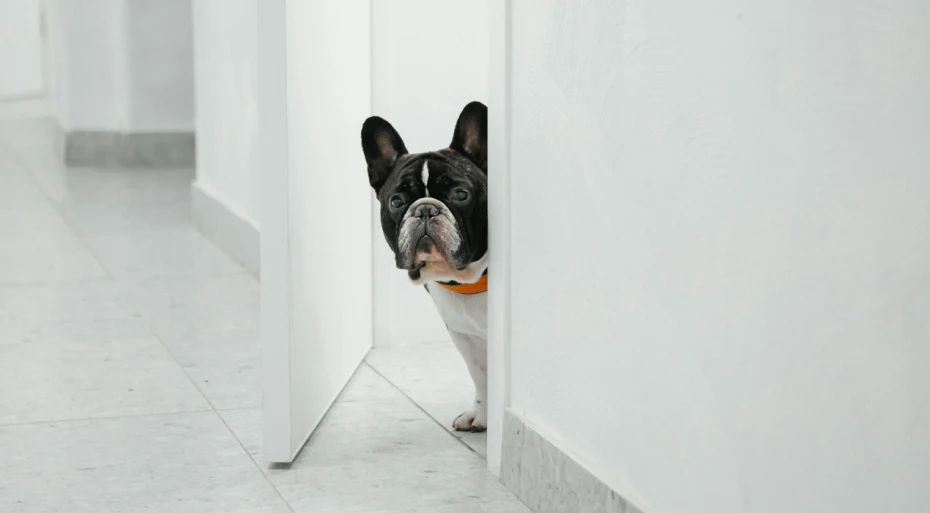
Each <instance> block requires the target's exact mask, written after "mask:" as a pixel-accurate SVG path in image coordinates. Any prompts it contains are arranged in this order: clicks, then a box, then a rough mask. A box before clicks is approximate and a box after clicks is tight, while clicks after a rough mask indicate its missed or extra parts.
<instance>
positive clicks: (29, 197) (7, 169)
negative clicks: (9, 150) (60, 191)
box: [0, 148, 48, 216]
mask: <svg viewBox="0 0 930 513" xmlns="http://www.w3.org/2000/svg"><path fill="white" fill-rule="evenodd" d="M0 151H2V148H0ZM14 166H15V164H14V163H13V162H12V161H10V160H5V159H3V157H2V156H0V179H2V180H3V187H0V216H3V211H4V210H7V209H13V208H22V207H30V206H35V205H43V204H45V203H47V202H48V200H47V199H46V198H45V195H44V194H42V191H41V190H40V189H39V187H38V186H37V185H36V184H35V183H34V182H33V180H32V179H31V178H30V177H29V175H28V174H26V173H25V172H22V171H20V170H19V169H18V168H17V167H14Z"/></svg>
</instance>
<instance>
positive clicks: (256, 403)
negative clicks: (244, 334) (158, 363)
mask: <svg viewBox="0 0 930 513" xmlns="http://www.w3.org/2000/svg"><path fill="white" fill-rule="evenodd" d="M172 347H174V348H178V347H179V344H178V343H177V342H175V343H174V346H172ZM174 350H175V351H176V353H177V354H176V356H177V358H178V361H179V362H180V363H181V365H182V366H183V368H184V371H185V372H186V373H187V374H188V375H189V376H190V377H191V380H193V381H194V383H195V384H196V385H197V388H199V389H200V391H201V392H203V394H204V395H205V396H206V397H207V399H209V401H210V404H212V405H213V407H214V408H216V409H223V410H228V409H234V408H250V407H260V406H261V405H262V375H261V367H262V360H261V358H262V351H261V341H260V340H259V339H258V337H254V338H236V337H224V336H219V335H214V336H206V335H203V334H199V335H196V336H194V337H192V338H189V339H186V340H185V343H184V346H183V349H174Z"/></svg>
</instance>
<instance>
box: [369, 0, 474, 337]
mask: <svg viewBox="0 0 930 513" xmlns="http://www.w3.org/2000/svg"><path fill="white" fill-rule="evenodd" d="M372 38H373V39H372V73H373V77H372V84H373V96H372V109H373V111H374V114H376V115H379V116H381V117H383V118H385V119H387V120H388V121H390V122H391V124H392V125H394V128H396V129H397V131H398V132H400V135H401V137H402V138H403V139H404V142H405V143H406V146H407V149H408V150H409V151H411V152H419V151H429V150H436V149H440V148H444V147H446V146H448V145H449V142H450V141H451V140H452V132H453V129H454V127H455V121H456V120H457V119H458V115H459V113H460V112H461V111H462V108H463V107H465V105H466V104H468V102H470V101H473V100H480V101H482V102H485V103H486V102H487V96H488V7H487V3H486V2H436V1H433V0H392V1H391V2H372ZM362 121H363V120H359V121H358V123H357V124H358V127H357V130H361V126H362ZM352 158H353V159H356V160H355V162H357V163H358V168H357V172H358V173H360V174H363V175H364V170H365V163H364V162H365V160H364V157H363V156H362V150H361V147H360V146H359V148H357V149H356V151H354V153H353V154H352ZM369 190H370V189H369ZM377 208H378V207H377V204H376V207H375V216H374V223H375V230H374V241H373V242H374V248H375V253H374V254H375V259H374V260H375V261H374V286H375V343H376V344H378V345H388V344H407V343H419V342H426V341H441V340H448V334H447V333H446V330H445V326H444V325H443V323H442V320H441V319H440V317H439V315H438V314H437V313H436V308H435V306H433V303H432V300H430V298H429V295H428V294H427V293H426V292H424V291H423V288H422V287H415V286H412V285H411V284H410V280H409V279H408V278H407V275H406V273H405V272H403V271H400V270H398V269H396V268H395V267H394V256H393V254H392V253H391V250H390V248H388V245H387V244H386V243H385V241H384V236H383V233H382V232H381V224H380V218H379V217H378V215H377Z"/></svg>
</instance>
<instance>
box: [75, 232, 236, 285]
mask: <svg viewBox="0 0 930 513" xmlns="http://www.w3.org/2000/svg"><path fill="white" fill-rule="evenodd" d="M85 242H87V244H88V246H90V248H91V250H92V251H93V252H94V254H96V255H97V258H98V259H99V260H100V262H101V263H102V264H103V266H104V268H106V270H107V272H109V273H110V275H111V276H113V277H114V278H116V279H127V278H142V277H149V276H191V275H193V276H196V275H204V274H224V273H226V274H228V273H237V272H242V268H241V267H240V266H239V265H238V264H236V263H235V262H234V261H233V260H232V259H231V258H230V257H229V256H228V255H227V254H226V253H223V252H222V251H221V250H220V249H219V248H217V247H216V246H214V245H213V244H211V243H210V242H209V241H208V240H206V239H204V238H203V236H201V235H200V234H199V233H197V232H196V231H195V230H194V229H193V228H191V227H164V228H155V227H150V228H149V229H146V230H141V231H138V232H135V233H131V234H127V235H118V236H111V237H99V238H88V239H85Z"/></svg>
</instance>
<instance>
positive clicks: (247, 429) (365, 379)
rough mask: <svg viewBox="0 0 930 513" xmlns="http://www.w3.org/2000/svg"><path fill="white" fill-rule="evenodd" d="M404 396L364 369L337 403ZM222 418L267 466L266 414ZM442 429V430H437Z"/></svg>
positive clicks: (251, 411)
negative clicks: (265, 457)
mask: <svg viewBox="0 0 930 513" xmlns="http://www.w3.org/2000/svg"><path fill="white" fill-rule="evenodd" d="M403 399H404V396H403V394H401V393H400V392H399V391H398V390H397V389H396V388H394V386H393V385H391V384H390V383H388V382H387V381H386V380H385V379H384V378H382V377H381V376H379V375H378V374H376V373H375V372H374V371H373V370H371V368H370V367H368V366H367V365H361V366H360V367H359V368H358V371H356V372H355V375H354V376H352V379H350V380H349V383H348V384H347V385H346V387H345V389H344V390H343V391H342V394H340V395H339V399H338V401H337V402H340V403H343V402H348V403H352V402H367V401H385V400H387V401H391V400H403ZM220 415H221V416H222V417H223V419H224V420H225V421H226V423H227V424H229V428H230V429H231V430H232V432H233V433H234V434H235V435H236V437H237V438H238V439H239V441H240V442H242V445H243V446H244V447H245V448H246V450H247V451H248V452H249V454H251V455H252V456H253V457H254V458H255V461H257V462H259V463H263V462H264V459H263V458H262V430H261V426H262V410H261V408H248V409H237V410H228V411H220ZM437 429H438V427H437Z"/></svg>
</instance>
